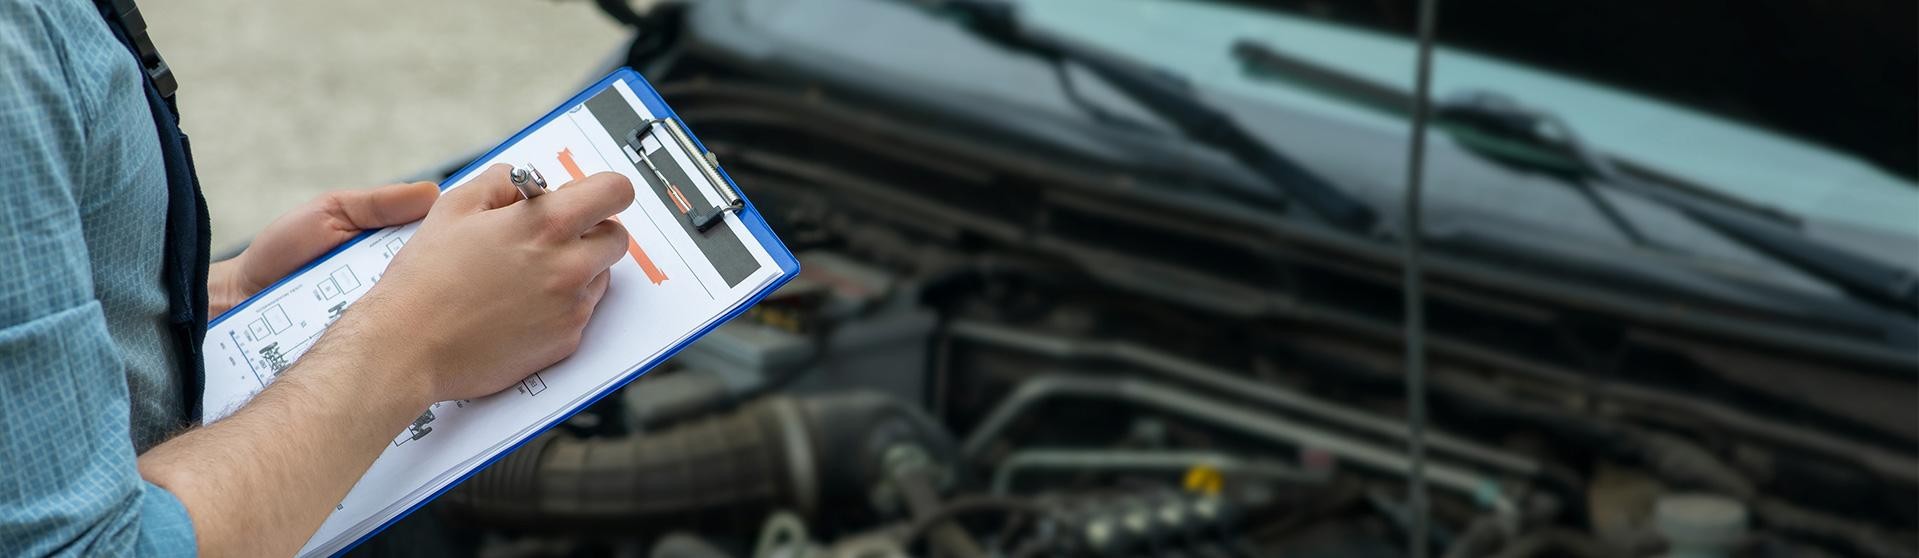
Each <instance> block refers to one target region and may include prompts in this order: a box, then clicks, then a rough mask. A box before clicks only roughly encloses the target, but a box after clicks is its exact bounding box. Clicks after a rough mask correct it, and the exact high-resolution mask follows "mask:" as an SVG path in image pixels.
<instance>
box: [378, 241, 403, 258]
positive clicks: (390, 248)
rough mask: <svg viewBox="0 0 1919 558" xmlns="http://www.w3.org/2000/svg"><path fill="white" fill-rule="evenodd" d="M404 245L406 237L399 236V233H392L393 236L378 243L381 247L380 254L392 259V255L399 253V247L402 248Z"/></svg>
mask: <svg viewBox="0 0 1919 558" xmlns="http://www.w3.org/2000/svg"><path fill="white" fill-rule="evenodd" d="M405 246H406V239H404V238H400V236H399V235H394V236H393V238H389V239H387V240H386V241H385V242H382V243H380V247H381V250H380V255H381V256H385V257H386V259H389V260H391V259H393V256H394V255H395V254H399V253H400V248H403V247H405Z"/></svg>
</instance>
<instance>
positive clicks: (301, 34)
mask: <svg viewBox="0 0 1919 558" xmlns="http://www.w3.org/2000/svg"><path fill="white" fill-rule="evenodd" d="M142 11H143V13H148V15H147V21H148V24H149V25H151V26H152V33H153V36H154V38H155V39H154V40H155V41H159V42H160V44H164V45H165V46H166V51H165V52H166V55H167V57H168V60H167V62H168V63H169V64H170V65H171V66H172V67H173V68H174V71H175V72H177V73H178V74H179V75H180V76H181V77H182V78H183V82H184V83H188V84H191V85H192V87H193V94H192V95H190V96H189V95H184V94H183V95H181V96H180V101H181V107H180V108H181V113H182V114H183V115H191V116H189V117H187V118H186V119H185V120H184V122H183V129H185V130H186V132H187V133H188V134H190V135H191V136H192V137H193V149H194V155H195V156H196V157H195V158H196V159H197V160H199V161H203V163H200V164H199V166H200V167H204V168H201V169H199V174H200V181H201V184H202V185H203V187H204V188H205V190H206V195H207V201H208V204H209V206H210V207H209V212H210V213H211V214H212V217H213V223H214V225H213V245H214V246H216V247H230V246H234V245H236V244H238V243H242V242H245V241H246V239H248V238H250V237H252V236H253V233H254V232H255V231H258V230H260V229H261V228H262V227H265V226H266V224H267V223H268V222H271V221H272V220H273V218H274V217H277V216H279V215H280V214H281V213H283V212H285V211H287V210H289V209H292V208H293V207H294V206H296V205H299V204H300V203H301V202H304V201H306V200H308V199H311V198H313V197H314V196H317V195H319V194H320V193H321V192H325V191H328V190H336V189H342V188H365V187H369V186H376V185H380V184H387V183H390V182H392V181H395V180H400V179H402V178H412V175H414V174H415V173H417V172H420V171H421V170H422V169H425V168H427V167H431V166H438V165H440V164H442V163H444V162H445V161H446V160H448V159H452V158H457V157H462V156H467V155H469V154H470V152H471V151H473V150H476V149H480V148H485V147H491V146H493V144H495V143H498V142H499V141H500V140H501V139H503V138H505V137H507V136H509V135H511V134H512V133H513V132H515V131H518V130H519V129H520V127H522V126H525V125H526V124H527V123H528V122H532V121H533V119H535V118H538V117H539V116H540V115H542V114H545V113H546V111H547V110H549V109H551V108H553V107H552V105H553V104H555V103H558V102H560V101H563V100H566V97H567V96H568V95H570V94H571V91H570V90H571V89H574V88H575V86H576V85H577V84H579V83H580V82H581V81H583V80H586V79H587V78H588V77H597V76H589V75H588V74H592V73H596V72H598V71H599V69H600V68H601V67H602V66H604V65H605V62H606V60H607V57H609V56H612V55H614V54H615V51H616V49H618V48H619V46H620V45H621V43H623V42H625V40H626V39H627V34H626V32H625V31H624V30H623V29H622V27H621V26H620V25H619V24H617V23H615V22H613V21H612V20H609V19H607V18H606V17H605V16H603V15H601V13H600V11H599V10H597V9H595V8H594V7H593V6H592V4H589V3H585V2H543V1H535V0H473V1H455V0H419V1H412V0H409V1H407V2H381V1H377V0H345V1H341V2H241V3H233V2H218V1H213V0H179V1H169V2H165V3H162V4H158V5H155V6H153V7H151V8H148V9H145V10H142ZM174 59H178V60H177V61H176V60H174Z"/></svg>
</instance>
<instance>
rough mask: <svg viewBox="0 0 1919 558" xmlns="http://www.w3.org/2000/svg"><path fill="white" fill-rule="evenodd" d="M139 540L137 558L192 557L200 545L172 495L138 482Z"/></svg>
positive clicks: (156, 487)
mask: <svg viewBox="0 0 1919 558" xmlns="http://www.w3.org/2000/svg"><path fill="white" fill-rule="evenodd" d="M140 485H141V487H140V488H141V491H140V492H141V493H140V504H139V505H140V540H139V543H138V544H136V545H135V548H136V551H135V552H134V554H135V555H137V556H193V555H195V554H196V553H198V552H199V546H198V545H199V543H198V541H196V540H194V538H193V519H192V518H190V517H188V516H187V507H186V505H185V504H182V503H180V499H179V498H176V497H174V496H173V493H172V492H167V490H166V489H164V488H160V487H159V486H158V485H155V484H153V483H150V482H146V481H140Z"/></svg>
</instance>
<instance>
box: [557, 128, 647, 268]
mask: <svg viewBox="0 0 1919 558" xmlns="http://www.w3.org/2000/svg"><path fill="white" fill-rule="evenodd" d="M560 166H562V167H566V174H567V176H571V177H573V180H580V179H582V178H586V173H585V172H582V171H580V164H579V163H577V162H574V161H573V150H572V149H561V150H560ZM613 222H615V223H618V222H620V217H619V216H618V215H615V216H613ZM626 253H628V254H632V255H633V263H636V264H640V271H644V272H646V279H647V280H648V281H652V282H653V284H655V285H658V284H660V283H665V282H666V272H663V271H660V266H657V265H653V258H649V257H646V250H642V249H640V241H638V240H635V239H634V238H633V235H630V234H629V235H626Z"/></svg>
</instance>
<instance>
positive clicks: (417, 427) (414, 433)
mask: <svg viewBox="0 0 1919 558" xmlns="http://www.w3.org/2000/svg"><path fill="white" fill-rule="evenodd" d="M434 418H435V417H434V416H433V410H432V409H427V410H426V412H424V413H420V417H419V418H416V419H413V424H410V425H407V427H406V431H405V432H401V433H400V435H399V436H397V437H395V438H393V446H394V447H399V446H400V445H401V444H405V443H407V442H411V441H414V440H418V439H420V438H425V437H426V435H427V434H432V433H433V427H431V426H427V424H430V423H432V422H433V419H434Z"/></svg>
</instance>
